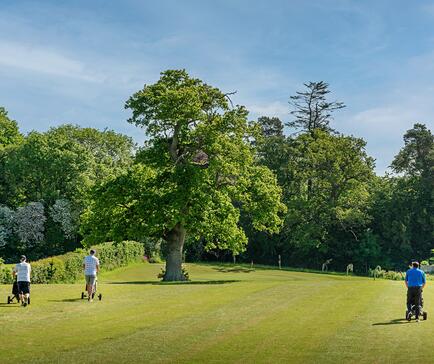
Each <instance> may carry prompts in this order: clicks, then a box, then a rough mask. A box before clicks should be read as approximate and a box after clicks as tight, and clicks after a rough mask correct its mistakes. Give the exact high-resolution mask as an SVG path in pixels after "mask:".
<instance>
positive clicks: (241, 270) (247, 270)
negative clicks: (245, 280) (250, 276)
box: [213, 266, 255, 273]
mask: <svg viewBox="0 0 434 364" xmlns="http://www.w3.org/2000/svg"><path fill="white" fill-rule="evenodd" d="M213 269H214V270H216V271H218V272H221V273H250V272H254V271H255V269H254V268H246V267H241V266H237V267H224V266H223V267H213Z"/></svg>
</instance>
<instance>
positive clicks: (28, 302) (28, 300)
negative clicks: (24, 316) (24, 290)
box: [27, 296, 30, 305]
mask: <svg viewBox="0 0 434 364" xmlns="http://www.w3.org/2000/svg"><path fill="white" fill-rule="evenodd" d="M27 304H28V305H30V296H29V298H27Z"/></svg>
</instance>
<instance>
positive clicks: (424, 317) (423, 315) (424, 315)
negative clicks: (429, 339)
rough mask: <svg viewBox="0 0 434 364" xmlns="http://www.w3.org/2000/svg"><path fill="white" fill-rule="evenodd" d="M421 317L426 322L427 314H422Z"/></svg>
mask: <svg viewBox="0 0 434 364" xmlns="http://www.w3.org/2000/svg"><path fill="white" fill-rule="evenodd" d="M422 317H423V319H424V320H426V319H427V318H428V312H424V313H423V314H422Z"/></svg>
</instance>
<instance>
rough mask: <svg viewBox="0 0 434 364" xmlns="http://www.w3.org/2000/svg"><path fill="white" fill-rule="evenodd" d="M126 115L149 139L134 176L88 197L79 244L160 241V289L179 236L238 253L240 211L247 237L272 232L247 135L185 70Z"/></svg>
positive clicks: (272, 210) (176, 275) (176, 254)
mask: <svg viewBox="0 0 434 364" xmlns="http://www.w3.org/2000/svg"><path fill="white" fill-rule="evenodd" d="M126 108H128V109H130V110H131V111H132V117H131V118H130V119H129V122H131V123H133V124H135V125H137V126H140V127H142V128H143V129H144V131H145V133H146V135H147V137H148V138H149V139H148V142H147V143H146V145H145V147H144V148H143V149H142V150H141V151H140V152H139V153H138V156H137V161H138V164H137V165H136V166H135V167H134V168H132V169H131V170H130V171H129V172H128V173H127V174H125V175H123V176H121V177H119V178H116V179H113V180H112V181H111V182H109V183H107V184H105V185H103V186H101V187H100V188H98V189H97V190H96V191H95V194H94V196H95V199H94V202H93V205H92V206H90V208H89V209H88V211H87V213H86V215H85V220H86V221H87V224H86V227H85V229H87V231H86V232H87V234H88V239H87V240H88V241H92V240H105V239H110V238H113V239H115V240H116V239H117V238H121V237H125V235H127V237H133V238H137V235H142V236H157V237H162V238H163V239H165V241H166V242H167V248H168V254H167V256H166V271H165V275H164V280H166V281H180V280H184V279H185V277H184V275H183V273H182V267H181V263H182V250H183V246H184V241H185V238H186V235H189V236H190V237H192V238H197V239H199V238H201V239H203V240H205V241H206V244H207V247H208V248H220V249H229V250H232V251H233V252H234V253H238V252H240V251H242V250H243V249H244V247H245V245H246V243H247V238H246V235H245V233H244V231H243V230H242V229H241V228H240V226H239V216H240V211H241V210H243V211H244V212H245V213H246V214H248V215H249V217H250V218H251V221H252V225H253V226H254V227H255V228H256V229H258V230H265V231H269V232H277V231H278V230H279V227H280V225H281V224H282V221H281V219H280V217H279V213H281V212H283V211H284V210H285V206H284V205H283V204H282V203H281V201H280V198H281V189H280V187H279V186H278V185H277V182H276V178H275V176H274V175H273V173H272V172H271V171H270V170H269V169H268V168H266V167H264V166H260V165H258V164H256V163H255V155H254V153H255V152H254V147H253V146H254V143H252V141H253V138H254V134H255V128H254V125H253V124H251V123H249V122H248V120H247V114H248V113H247V111H246V109H245V108H244V107H242V106H236V107H233V106H232V103H231V101H230V100H229V98H228V95H227V94H224V93H223V92H221V91H220V90H219V89H217V88H215V87H212V86H210V85H207V84H205V83H204V82H202V81H201V80H199V79H196V78H192V77H190V76H189V75H188V74H187V72H186V71H184V70H169V71H165V72H163V73H162V74H161V78H160V79H159V80H158V81H157V82H156V83H155V84H152V85H145V86H144V88H143V89H142V90H140V91H138V92H136V93H135V94H134V95H132V96H131V98H130V99H129V100H128V101H127V103H126Z"/></svg>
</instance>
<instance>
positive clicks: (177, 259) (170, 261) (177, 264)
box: [163, 223, 186, 282]
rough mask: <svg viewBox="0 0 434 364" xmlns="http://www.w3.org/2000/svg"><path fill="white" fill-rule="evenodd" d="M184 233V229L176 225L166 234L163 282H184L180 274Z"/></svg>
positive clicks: (183, 277)
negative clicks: (166, 249)
mask: <svg viewBox="0 0 434 364" xmlns="http://www.w3.org/2000/svg"><path fill="white" fill-rule="evenodd" d="M185 232H186V231H185V228H184V227H183V226H182V225H181V224H179V223H178V224H176V225H175V227H174V228H173V229H172V230H171V231H170V232H169V233H168V234H167V238H166V241H167V245H168V253H167V257H166V273H165V274H164V277H163V281H166V282H173V281H185V280H186V278H185V276H184V274H183V273H182V248H183V247H184V241H185Z"/></svg>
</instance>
